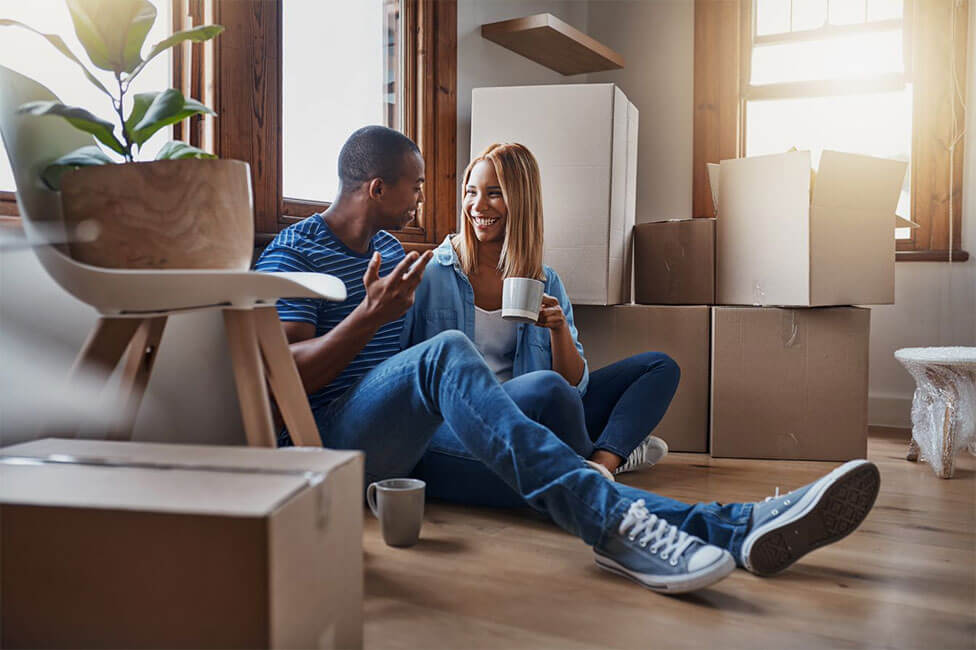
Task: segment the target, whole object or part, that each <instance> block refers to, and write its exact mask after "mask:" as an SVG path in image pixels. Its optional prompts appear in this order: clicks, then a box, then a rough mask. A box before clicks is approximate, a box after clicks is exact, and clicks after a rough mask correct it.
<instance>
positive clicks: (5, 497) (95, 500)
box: [0, 456, 308, 517]
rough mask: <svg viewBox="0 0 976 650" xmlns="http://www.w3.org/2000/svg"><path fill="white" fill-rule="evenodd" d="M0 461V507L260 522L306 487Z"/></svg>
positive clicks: (227, 475)
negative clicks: (219, 517)
mask: <svg viewBox="0 0 976 650" xmlns="http://www.w3.org/2000/svg"><path fill="white" fill-rule="evenodd" d="M15 459H16V457H13V456H7V457H5V458H4V459H0V502H2V503H6V504H19V505H37V506H45V507H69V508H100V509H108V510H139V511H149V512H171V513H181V514H199V515H229V516H239V517H261V516H265V515H268V514H270V513H271V512H273V511H274V510H275V508H276V507H277V506H278V505H279V504H281V503H283V502H284V501H287V500H288V499H289V498H290V497H291V496H292V495H294V494H296V493H298V492H300V491H301V490H303V489H304V488H305V487H306V486H307V485H308V480H307V479H306V478H305V477H304V476H302V475H300V474H299V475H293V474H285V475H281V474H278V475H274V474H257V473H252V472H232V471H195V470H182V469H159V468H146V467H125V466H98V465H84V464H67V463H43V462H40V461H34V462H31V461H21V462H23V463H24V464H17V463H18V461H16V460H15Z"/></svg>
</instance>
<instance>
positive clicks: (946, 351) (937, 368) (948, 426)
mask: <svg viewBox="0 0 976 650" xmlns="http://www.w3.org/2000/svg"><path fill="white" fill-rule="evenodd" d="M895 358H896V359H898V361H900V362H901V364H902V365H903V366H905V368H906V369H907V370H908V372H909V373H911V375H912V377H914V378H915V384H916V388H915V398H914V400H913V401H912V444H911V446H910V447H909V455H908V458H909V460H916V458H918V457H919V456H920V457H921V460H923V461H925V462H927V463H929V464H930V465H931V466H932V469H933V470H934V471H935V473H936V474H937V475H938V476H940V477H942V478H950V477H951V476H952V473H953V460H954V458H955V456H956V454H957V453H958V452H959V451H960V450H961V449H963V448H964V447H968V448H969V451H970V452H973V453H976V348H963V347H952V348H903V349H901V350H898V351H897V352H895Z"/></svg>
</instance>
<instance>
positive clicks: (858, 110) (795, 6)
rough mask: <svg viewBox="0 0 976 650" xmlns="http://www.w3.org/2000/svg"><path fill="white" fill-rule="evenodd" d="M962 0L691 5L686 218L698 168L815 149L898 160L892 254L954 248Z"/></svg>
mask: <svg viewBox="0 0 976 650" xmlns="http://www.w3.org/2000/svg"><path fill="white" fill-rule="evenodd" d="M967 15H968V3H967V2H964V1H963V2H960V1H959V0H724V1H722V2H717V1H715V0H696V3H695V108H694V120H695V142H694V211H695V212H694V213H695V215H696V216H711V215H712V208H711V199H710V194H709V189H708V182H707V173H706V169H705V163H708V162H718V161H720V160H723V159H726V158H734V157H737V156H743V155H757V154H764V153H775V152H781V151H786V150H788V149H790V148H791V147H797V148H801V149H809V150H810V151H811V153H812V154H813V160H814V163H815V164H816V163H817V162H819V158H820V153H821V152H822V151H823V149H824V148H831V149H838V150H842V151H851V152H856V153H865V154H869V155H876V156H884V157H891V158H899V159H902V160H908V161H909V174H908V175H907V178H906V181H905V185H904V187H903V190H902V196H901V200H900V201H899V205H898V209H897V212H898V214H900V215H901V216H904V217H907V218H910V219H911V220H912V221H914V222H916V223H917V224H919V227H918V228H914V229H907V228H906V229H899V230H898V231H897V232H896V237H898V240H897V244H896V247H897V250H898V259H899V260H905V259H914V260H939V259H949V258H950V253H951V259H954V260H959V261H962V260H965V259H967V254H966V253H965V251H962V250H960V245H959V238H960V235H961V230H962V226H961V205H962V203H961V198H962V169H963V150H962V149H963V146H962V145H963V141H962V136H963V133H964V128H963V127H964V124H965V119H964V118H965V102H964V99H963V98H964V97H965V94H966V89H965V81H966V76H967V75H966V45H967V27H968V17H967Z"/></svg>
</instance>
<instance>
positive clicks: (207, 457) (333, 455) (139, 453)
mask: <svg viewBox="0 0 976 650" xmlns="http://www.w3.org/2000/svg"><path fill="white" fill-rule="evenodd" d="M361 453H362V452H358V451H337V450H334V449H321V448H318V447H287V448H284V449H258V448H254V447H229V446H219V445H173V444H167V443H154V442H120V441H112V440H78V439H64V438H44V439H42V440H34V441H31V442H25V443H22V444H18V445H12V446H10V447H3V448H2V449H0V458H2V457H3V456H30V457H34V458H44V457H47V456H51V455H64V456H71V457H74V458H78V459H80V460H84V461H93V460H94V461H98V460H104V461H111V462H119V463H159V464H162V465H178V466H182V467H197V466H213V467H227V468H237V469H253V470H299V471H310V472H327V471H329V470H330V469H332V468H333V467H336V466H338V465H342V464H344V463H348V462H350V461H351V460H352V459H353V458H355V457H356V456H358V455H359V454H361Z"/></svg>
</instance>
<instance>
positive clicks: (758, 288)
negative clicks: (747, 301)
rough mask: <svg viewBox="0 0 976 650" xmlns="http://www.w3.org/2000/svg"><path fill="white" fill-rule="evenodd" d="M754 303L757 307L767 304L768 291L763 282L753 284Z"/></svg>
mask: <svg viewBox="0 0 976 650" xmlns="http://www.w3.org/2000/svg"><path fill="white" fill-rule="evenodd" d="M752 304H753V305H754V306H756V307H761V306H763V305H765V304H766V291H765V290H764V289H763V286H762V282H756V283H755V284H754V285H752Z"/></svg>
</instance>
